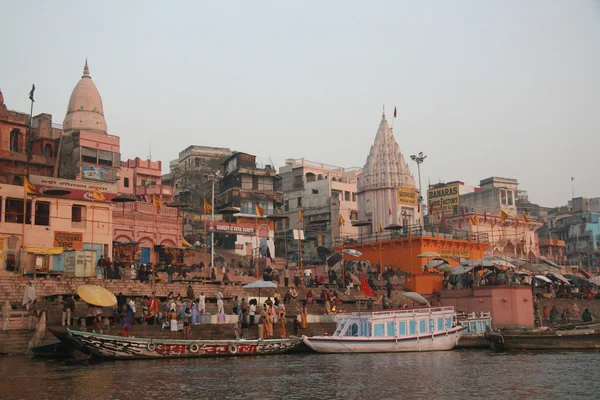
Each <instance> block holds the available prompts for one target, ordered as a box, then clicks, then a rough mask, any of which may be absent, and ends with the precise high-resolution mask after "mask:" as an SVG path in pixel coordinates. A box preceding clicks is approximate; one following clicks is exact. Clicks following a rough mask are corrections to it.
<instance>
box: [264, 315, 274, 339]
mask: <svg viewBox="0 0 600 400" xmlns="http://www.w3.org/2000/svg"><path fill="white" fill-rule="evenodd" d="M265 337H266V338H267V339H271V338H272V337H273V314H271V313H270V312H268V313H267V316H266V318H265Z"/></svg>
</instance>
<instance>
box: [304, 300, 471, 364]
mask: <svg viewBox="0 0 600 400" xmlns="http://www.w3.org/2000/svg"><path fill="white" fill-rule="evenodd" d="M336 323H337V326H336V330H335V332H334V333H333V335H332V336H311V337H308V336H303V337H302V339H303V340H304V343H306V345H307V346H308V347H310V348H311V349H313V350H315V351H317V352H320V353H395V352H409V351H437V350H451V349H452V348H454V346H456V344H457V343H458V340H459V339H460V337H461V335H462V333H463V330H464V329H465V327H463V326H460V325H458V324H457V320H456V313H455V311H454V307H425V308H414V309H406V308H404V309H399V310H384V311H373V312H354V313H351V314H338V315H337V316H336Z"/></svg>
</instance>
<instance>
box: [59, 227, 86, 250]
mask: <svg viewBox="0 0 600 400" xmlns="http://www.w3.org/2000/svg"><path fill="white" fill-rule="evenodd" d="M54 247H62V248H63V249H65V250H82V249H83V233H81V232H65V231H54Z"/></svg>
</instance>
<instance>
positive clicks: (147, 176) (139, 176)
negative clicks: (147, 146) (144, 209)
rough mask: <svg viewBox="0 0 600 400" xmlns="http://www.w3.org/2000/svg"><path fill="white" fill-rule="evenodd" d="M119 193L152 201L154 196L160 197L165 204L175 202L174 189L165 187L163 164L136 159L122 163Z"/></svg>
mask: <svg viewBox="0 0 600 400" xmlns="http://www.w3.org/2000/svg"><path fill="white" fill-rule="evenodd" d="M119 176H120V179H119V193H125V194H129V195H132V196H135V197H137V198H138V199H143V200H145V201H151V200H152V195H156V196H158V197H159V198H160V199H161V200H162V201H163V202H164V203H170V202H172V201H173V188H172V187H171V186H167V185H163V184H162V183H161V179H162V163H161V162H160V161H151V160H142V159H141V158H139V157H136V158H135V159H133V160H127V161H124V162H122V163H121V170H120V174H119Z"/></svg>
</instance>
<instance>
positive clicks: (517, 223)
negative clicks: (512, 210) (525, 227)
mask: <svg viewBox="0 0 600 400" xmlns="http://www.w3.org/2000/svg"><path fill="white" fill-rule="evenodd" d="M518 226H519V218H517V216H516V215H515V228H517V227H518Z"/></svg>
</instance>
